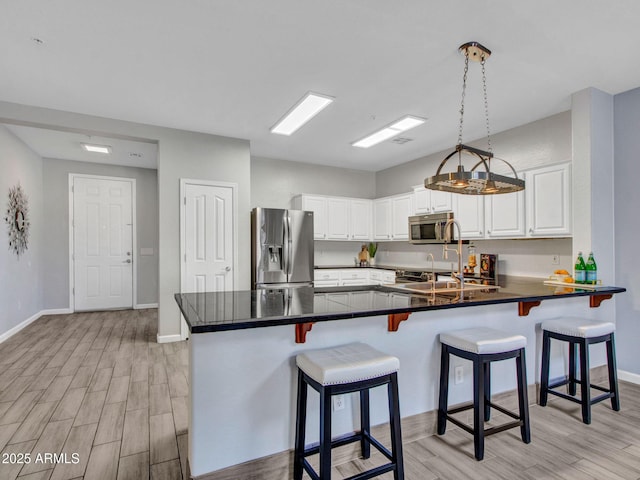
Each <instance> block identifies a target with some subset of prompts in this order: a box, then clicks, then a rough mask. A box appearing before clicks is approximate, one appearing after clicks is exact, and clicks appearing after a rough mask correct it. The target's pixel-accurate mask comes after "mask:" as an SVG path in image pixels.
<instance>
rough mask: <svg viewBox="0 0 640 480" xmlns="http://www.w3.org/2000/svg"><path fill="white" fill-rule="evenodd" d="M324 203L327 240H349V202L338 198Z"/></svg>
mask: <svg viewBox="0 0 640 480" xmlns="http://www.w3.org/2000/svg"><path fill="white" fill-rule="evenodd" d="M326 201H327V240H349V201H348V200H347V199H346V198H338V197H328V198H327V199H326Z"/></svg>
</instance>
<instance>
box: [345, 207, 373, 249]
mask: <svg viewBox="0 0 640 480" xmlns="http://www.w3.org/2000/svg"><path fill="white" fill-rule="evenodd" d="M349 205H350V208H349V226H350V235H351V236H350V239H351V240H369V239H371V216H372V209H373V206H372V201H371V200H366V199H362V198H354V199H351V200H350V201H349Z"/></svg>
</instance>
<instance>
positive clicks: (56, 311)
mask: <svg viewBox="0 0 640 480" xmlns="http://www.w3.org/2000/svg"><path fill="white" fill-rule="evenodd" d="M69 313H73V310H72V309H70V308H49V309H47V310H41V311H40V315H65V314H69Z"/></svg>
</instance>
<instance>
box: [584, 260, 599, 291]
mask: <svg viewBox="0 0 640 480" xmlns="http://www.w3.org/2000/svg"><path fill="white" fill-rule="evenodd" d="M585 273H586V283H588V284H589V285H595V284H596V283H597V281H598V266H597V265H596V261H595V260H594V259H593V252H590V253H589V258H588V259H587V265H586V266H585Z"/></svg>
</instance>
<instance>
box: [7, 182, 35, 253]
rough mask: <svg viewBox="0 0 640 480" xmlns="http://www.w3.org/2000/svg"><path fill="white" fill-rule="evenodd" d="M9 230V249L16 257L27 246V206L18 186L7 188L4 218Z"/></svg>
mask: <svg viewBox="0 0 640 480" xmlns="http://www.w3.org/2000/svg"><path fill="white" fill-rule="evenodd" d="M4 221H5V222H6V223H7V229H8V230H9V248H10V249H11V250H13V251H14V252H15V253H16V255H18V256H20V254H22V253H24V251H25V250H26V249H27V248H28V246H29V225H30V223H29V204H28V202H27V196H26V195H25V193H24V190H22V187H21V186H20V184H18V185H16V186H15V187H11V188H9V205H8V206H7V215H6V217H4Z"/></svg>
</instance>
